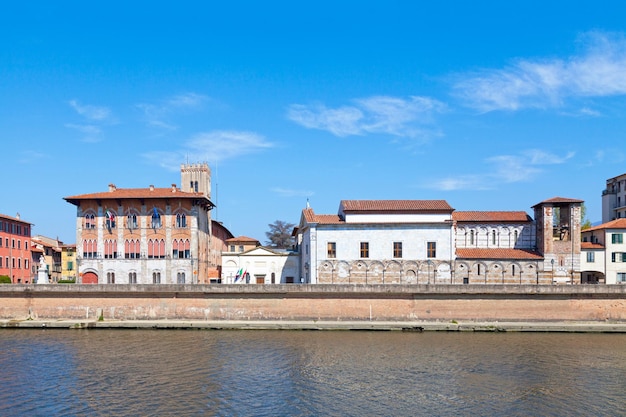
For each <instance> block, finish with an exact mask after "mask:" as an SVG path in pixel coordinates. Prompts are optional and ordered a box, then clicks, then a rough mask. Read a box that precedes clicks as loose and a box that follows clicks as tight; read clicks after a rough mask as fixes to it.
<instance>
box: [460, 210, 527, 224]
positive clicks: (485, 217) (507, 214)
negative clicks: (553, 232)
mask: <svg viewBox="0 0 626 417" xmlns="http://www.w3.org/2000/svg"><path fill="white" fill-rule="evenodd" d="M452 219H454V220H456V221H457V222H498V223H506V222H514V223H519V222H524V223H525V222H532V219H531V218H530V216H529V215H528V214H527V213H526V212H524V211H455V212H454V213H452Z"/></svg>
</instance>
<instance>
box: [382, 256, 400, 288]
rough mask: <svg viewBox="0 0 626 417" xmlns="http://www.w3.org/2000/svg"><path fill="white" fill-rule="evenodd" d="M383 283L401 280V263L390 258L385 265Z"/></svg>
mask: <svg viewBox="0 0 626 417" xmlns="http://www.w3.org/2000/svg"><path fill="white" fill-rule="evenodd" d="M384 273H385V277H384V283H385V284H400V283H401V282H402V263H400V262H398V261H396V260H391V261H387V265H385V271H384Z"/></svg>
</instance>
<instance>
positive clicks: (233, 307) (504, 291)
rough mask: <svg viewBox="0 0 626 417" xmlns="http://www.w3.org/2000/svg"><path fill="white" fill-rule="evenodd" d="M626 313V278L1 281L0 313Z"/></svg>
mask: <svg viewBox="0 0 626 417" xmlns="http://www.w3.org/2000/svg"><path fill="white" fill-rule="evenodd" d="M100 316H102V318H103V319H104V320H107V319H111V320H113V319H115V320H159V319H168V320H336V321H343V320H373V321H415V320H425V321H431V320H432V321H452V320H463V321H468V320H470V321H471V320H474V321H544V322H545V321H553V320H554V321H568V320H571V321H626V285H575V286H570V285H557V286H553V285H539V286H537V285H522V286H519V285H504V286H502V285H419V286H416V285H413V286H409V285H2V286H0V319H25V318H28V317H31V318H33V319H98V318H99V317H100Z"/></svg>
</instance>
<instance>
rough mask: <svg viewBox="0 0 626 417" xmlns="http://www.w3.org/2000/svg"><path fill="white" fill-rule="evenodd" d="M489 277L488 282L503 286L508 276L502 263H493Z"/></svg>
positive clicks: (489, 270)
mask: <svg viewBox="0 0 626 417" xmlns="http://www.w3.org/2000/svg"><path fill="white" fill-rule="evenodd" d="M488 273H489V275H488V276H487V282H488V283H492V284H503V283H504V278H505V274H506V269H505V268H504V265H503V264H502V263H501V262H493V263H492V264H491V265H490V267H489V269H488Z"/></svg>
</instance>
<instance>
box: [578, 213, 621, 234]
mask: <svg viewBox="0 0 626 417" xmlns="http://www.w3.org/2000/svg"><path fill="white" fill-rule="evenodd" d="M603 229H626V218H623V217H622V218H620V219H615V220H611V221H610V222H606V223H602V224H599V225H597V226H593V227H590V228H589V229H585V230H583V231H582V232H583V233H585V232H592V231H594V230H603Z"/></svg>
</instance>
